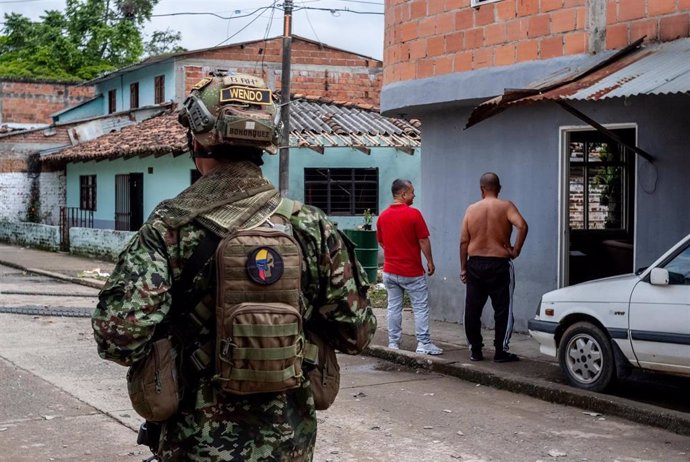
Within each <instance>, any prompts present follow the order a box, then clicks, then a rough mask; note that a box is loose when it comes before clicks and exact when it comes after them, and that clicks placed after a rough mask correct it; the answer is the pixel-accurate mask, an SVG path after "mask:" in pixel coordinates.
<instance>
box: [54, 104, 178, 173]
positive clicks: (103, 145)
mask: <svg viewBox="0 0 690 462" xmlns="http://www.w3.org/2000/svg"><path fill="white" fill-rule="evenodd" d="M186 151H187V136H186V133H185V130H184V128H182V126H181V125H180V124H179V123H178V122H177V113H175V112H173V113H169V112H168V113H165V114H163V115H160V116H158V117H152V118H150V119H147V120H144V121H143V122H141V123H138V124H136V125H130V126H127V127H125V128H123V129H122V130H120V131H119V132H112V133H108V134H106V135H103V136H101V137H99V138H96V139H95V140H92V141H89V142H86V143H82V144H77V145H76V146H72V147H69V148H66V149H63V150H62V151H60V152H58V153H56V154H52V155H49V156H46V157H44V158H43V162H47V163H51V164H53V163H67V162H86V161H90V160H106V159H115V158H119V157H125V158H127V157H135V156H140V157H146V156H156V157H158V156H163V155H166V154H172V155H174V156H178V155H180V154H182V153H184V152H186Z"/></svg>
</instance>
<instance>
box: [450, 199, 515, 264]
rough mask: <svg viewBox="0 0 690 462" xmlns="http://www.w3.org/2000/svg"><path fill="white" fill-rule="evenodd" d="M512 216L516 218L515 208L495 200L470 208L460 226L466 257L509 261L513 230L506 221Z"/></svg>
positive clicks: (477, 203) (476, 203) (486, 200)
mask: <svg viewBox="0 0 690 462" xmlns="http://www.w3.org/2000/svg"><path fill="white" fill-rule="evenodd" d="M515 215H517V216H519V215H520V214H519V212H518V211H517V208H516V207H515V205H513V203H512V202H510V201H504V200H502V199H498V198H486V199H482V200H480V201H479V202H475V203H474V204H472V205H470V206H469V207H468V208H467V213H466V214H465V219H464V223H463V230H464V231H465V233H466V236H465V235H463V238H467V241H468V248H467V253H468V255H469V256H471V257H480V256H481V257H504V258H510V257H511V253H510V248H511V244H510V236H511V234H512V231H513V223H512V222H511V220H510V219H511V218H513V219H515ZM520 218H522V217H520ZM523 221H524V220H523ZM463 240H464V239H463Z"/></svg>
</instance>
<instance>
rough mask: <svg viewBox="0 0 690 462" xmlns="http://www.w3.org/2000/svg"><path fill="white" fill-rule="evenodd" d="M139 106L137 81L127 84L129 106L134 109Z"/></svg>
mask: <svg viewBox="0 0 690 462" xmlns="http://www.w3.org/2000/svg"><path fill="white" fill-rule="evenodd" d="M138 107H139V82H134V83H130V84H129V108H130V109H136V108H138Z"/></svg>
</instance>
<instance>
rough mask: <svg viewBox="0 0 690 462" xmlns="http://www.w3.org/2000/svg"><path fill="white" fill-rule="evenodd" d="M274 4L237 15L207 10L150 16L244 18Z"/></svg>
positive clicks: (153, 15)
mask: <svg viewBox="0 0 690 462" xmlns="http://www.w3.org/2000/svg"><path fill="white" fill-rule="evenodd" d="M275 4H276V2H275V1H274V2H273V4H271V5H268V6H262V7H261V8H257V9H255V10H254V11H252V12H251V13H247V14H243V15H239V16H221V15H219V14H217V13H211V12H209V11H200V12H196V11H180V12H177V13H161V14H152V15H151V17H152V18H161V17H164V16H203V15H206V16H215V17H216V18H219V19H241V18H246V17H249V16H252V15H254V14H256V13H257V12H259V11H261V10H267V9H269V8H275Z"/></svg>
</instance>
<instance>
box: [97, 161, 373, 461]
mask: <svg viewBox="0 0 690 462" xmlns="http://www.w3.org/2000/svg"><path fill="white" fill-rule="evenodd" d="M266 184H268V182H267V180H265V179H264V178H263V177H261V170H260V169H259V168H258V167H256V166H254V165H253V164H251V163H250V162H246V161H244V162H231V163H228V164H224V166H222V167H220V168H218V169H216V170H214V171H213V172H211V173H210V174H208V175H205V176H204V177H202V178H201V179H200V180H199V181H197V182H196V183H195V184H194V185H192V186H191V187H190V188H188V189H187V190H185V191H184V192H182V193H181V194H180V195H179V196H178V198H176V199H172V200H171V201H165V202H163V203H162V204H160V205H159V206H158V207H157V209H156V210H155V211H154V212H153V214H152V215H151V217H150V218H149V219H148V221H147V222H146V223H145V224H144V226H143V227H142V228H141V230H140V231H139V232H138V233H137V235H136V236H135V237H134V238H133V239H132V241H131V242H130V244H129V246H128V247H127V248H126V249H125V251H124V252H123V253H122V254H121V255H120V259H119V262H118V264H117V266H116V268H115V270H114V272H113V274H112V275H111V276H110V278H109V279H108V282H107V283H106V285H105V287H104V289H103V290H102V292H101V293H100V296H99V299H100V301H99V303H98V307H97V308H96V310H95V312H94V314H93V319H92V324H93V329H94V334H95V337H96V341H97V343H98V351H99V354H100V356H101V357H102V358H104V359H108V360H112V361H115V362H117V363H119V364H123V365H126V366H129V365H131V364H133V363H134V362H136V361H138V360H141V359H142V358H144V357H145V356H146V354H147V353H148V351H149V349H150V346H151V341H152V339H153V338H155V331H156V328H157V326H161V322H163V320H164V319H166V316H168V315H169V314H170V308H171V301H172V296H171V288H172V287H173V285H174V284H175V283H176V280H178V279H179V277H180V273H181V271H182V269H183V268H184V265H185V262H186V261H187V259H189V257H190V256H191V255H192V253H193V252H194V249H195V247H196V246H197V245H198V244H199V243H200V242H201V241H202V240H203V239H204V237H205V235H206V234H207V233H208V232H209V231H208V229H207V227H204V226H201V225H200V222H201V223H203V222H204V217H205V216H212V215H213V213H214V210H215V211H217V210H219V209H223V208H225V209H227V208H228V207H236V208H241V206H242V200H240V201H237V197H236V194H235V193H237V192H240V193H241V192H244V191H247V190H251V188H256V187H257V186H259V187H262V186H265V185H266ZM208 188H211V190H215V191H226V192H227V194H226V195H225V196H224V195H223V194H219V195H220V196H221V197H220V199H218V198H216V197H215V196H214V197H213V198H209V197H208V196H206V195H205V194H200V191H203V190H208ZM264 189H265V188H264ZM233 194H235V195H233ZM264 194H273V195H275V197H273V198H271V200H269V201H268V203H267V206H266V207H267V209H268V208H270V207H272V205H275V204H277V202H278V201H279V198H278V197H277V194H276V192H275V190H274V189H273V190H269V191H266V192H264ZM245 196H246V195H245ZM181 197H182V198H185V199H186V200H187V202H186V203H187V204H192V205H194V204H195V203H196V202H195V201H197V202H198V206H199V207H205V209H206V212H208V214H206V215H204V214H203V213H201V214H199V213H197V212H189V213H187V214H186V215H185V214H184V213H182V214H180V213H179V210H178V209H176V207H178V205H179V201H178V199H179V198H181ZM231 197H233V198H234V199H230V198H231ZM210 199H214V200H215V202H214V203H212V204H211V205H208V204H209V200H210ZM233 200H234V202H232V201H233ZM243 200H251V197H249V198H245V199H243ZM223 202H225V203H224V204H223ZM219 203H220V205H219ZM195 207H196V206H195ZM214 207H215V208H214ZM178 208H179V207H178ZM209 209H210V210H209ZM174 210H177V213H172V211H174ZM202 212H203V211H202ZM262 214H263V216H259V217H258V220H263V219H264V218H265V217H266V216H268V214H267V213H265V210H264V211H262V212H261V213H258V214H256V215H255V216H254V217H251V218H250V219H249V220H248V221H247V222H245V225H246V224H247V223H248V222H251V221H252V220H253V221H254V222H257V216H258V215H262ZM171 215H176V218H174V219H171V218H170V217H171ZM290 222H291V225H292V227H293V232H294V235H295V238H296V239H297V240H298V242H299V243H300V246H301V247H302V250H303V253H304V265H303V268H302V291H303V295H304V299H305V301H306V305H307V313H306V314H305V319H309V321H308V323H307V325H312V326H315V328H316V329H318V332H319V333H321V334H322V336H323V337H324V338H327V339H329V342H331V343H332V344H333V345H334V346H335V347H336V348H337V349H338V350H340V351H341V352H344V353H348V354H357V353H359V352H361V351H362V350H363V349H364V347H365V346H366V345H367V344H368V343H369V341H370V339H371V337H372V335H373V333H374V330H375V328H376V320H375V318H374V316H373V313H372V311H371V308H370V306H369V303H368V299H367V297H366V286H364V285H361V284H358V283H357V281H365V279H363V277H364V273H363V270H362V267H361V266H360V265H359V264H358V263H357V262H356V261H355V260H353V256H352V252H351V251H348V249H347V248H346V245H345V244H346V243H345V241H344V240H343V238H342V237H341V235H340V234H339V233H338V232H337V230H336V228H335V226H334V225H333V224H332V223H331V222H330V221H329V220H328V219H327V217H326V216H325V214H324V213H323V212H322V211H321V210H319V209H317V208H314V207H310V206H303V207H302V208H301V210H300V211H299V212H298V213H295V214H293V216H292V217H291V220H290ZM355 272H357V274H355ZM193 285H194V286H195V287H196V289H197V290H201V293H203V294H205V296H204V297H203V298H202V303H204V304H205V305H206V307H207V308H208V309H210V310H213V309H214V306H215V293H216V291H215V286H216V281H215V274H214V265H212V264H207V265H206V266H205V267H204V269H203V270H202V271H201V272H200V273H199V275H197V277H196V278H195V279H194V282H193ZM169 318H170V317H168V318H167V319H169ZM173 319H174V318H173ZM211 319H212V320H213V322H215V319H214V317H211ZM214 332H215V327H214V326H212V325H211V326H208V330H207V331H206V335H207V336H211V335H213V333H214ZM199 335H200V336H203V335H204V334H203V333H200V334H199ZM201 340H203V339H201ZM315 439H316V413H315V409H314V402H313V399H312V394H311V390H310V388H309V382H308V381H305V382H304V383H303V385H302V386H301V387H300V388H298V389H296V390H293V391H290V392H286V393H278V394H264V395H250V396H235V395H229V394H226V393H221V392H219V391H218V390H217V389H216V388H215V387H214V385H213V384H212V383H211V381H210V379H209V378H201V379H200V380H199V381H198V382H197V383H196V386H195V387H194V389H192V390H187V392H186V393H185V396H184V399H183V401H182V402H181V405H180V411H179V412H178V413H177V415H176V416H174V417H173V418H172V419H171V420H169V421H167V422H166V423H165V425H164V428H163V434H162V437H161V445H160V455H161V457H162V458H163V460H164V461H178V460H180V461H181V460H185V461H204V462H209V461H230V460H234V461H292V462H295V461H309V460H311V459H312V454H313V449H314V443H315Z"/></svg>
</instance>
